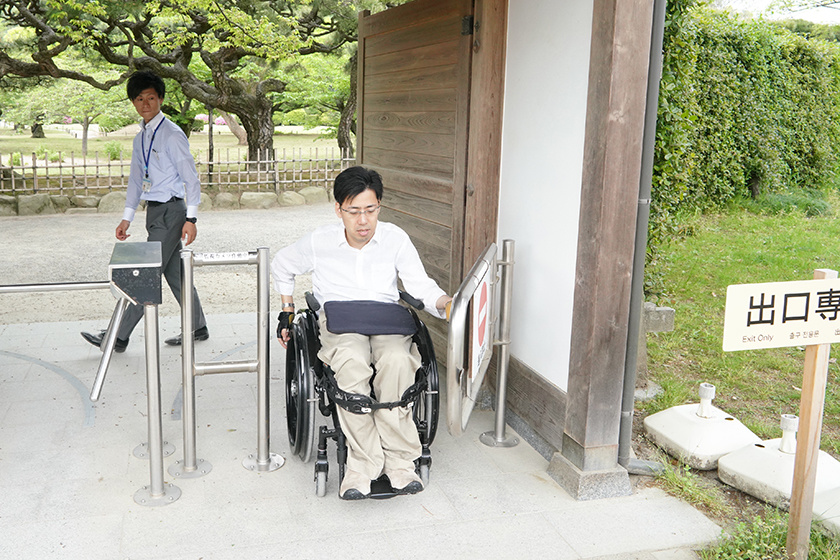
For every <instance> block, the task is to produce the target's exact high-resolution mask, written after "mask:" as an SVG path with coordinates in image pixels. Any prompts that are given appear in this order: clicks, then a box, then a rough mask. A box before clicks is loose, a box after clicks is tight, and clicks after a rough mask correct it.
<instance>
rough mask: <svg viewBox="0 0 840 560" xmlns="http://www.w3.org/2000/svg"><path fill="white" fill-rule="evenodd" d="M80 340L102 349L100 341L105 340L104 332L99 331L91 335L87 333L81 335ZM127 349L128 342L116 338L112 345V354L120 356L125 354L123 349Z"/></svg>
mask: <svg viewBox="0 0 840 560" xmlns="http://www.w3.org/2000/svg"><path fill="white" fill-rule="evenodd" d="M82 338H84V339H85V340H87V341H88V342H90V343H91V344H93V345H94V346H96V347H97V348H102V341H103V340H104V339H105V331H99V334H91V333H88V332H83V333H82ZM127 347H128V340H123V339H121V338H118V339H117V341H116V342H115V343H114V352H117V353H118V354H122V353H123V352H125V349H126V348H127Z"/></svg>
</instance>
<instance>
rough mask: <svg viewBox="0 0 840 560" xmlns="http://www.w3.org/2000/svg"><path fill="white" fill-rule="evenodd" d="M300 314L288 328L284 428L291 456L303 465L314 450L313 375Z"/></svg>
mask: <svg viewBox="0 0 840 560" xmlns="http://www.w3.org/2000/svg"><path fill="white" fill-rule="evenodd" d="M307 319H308V317H307V316H306V315H304V316H303V317H302V318H301V319H300V320H297V321H295V323H294V324H293V325H292V326H291V333H292V334H291V337H290V339H289V343H288V345H287V348H286V427H287V429H288V434H289V446H290V447H291V450H292V453H293V454H295V455H297V456H298V457H300V459H301V460H302V461H303V462H304V463H308V462H309V461H310V460H311V459H312V454H313V450H314V448H315V412H316V405H317V399H316V398H315V375H314V370H313V368H312V364H311V360H310V345H309V338H311V337H312V336H314V332H313V331H311V329H309V328H307V327H308V325H307Z"/></svg>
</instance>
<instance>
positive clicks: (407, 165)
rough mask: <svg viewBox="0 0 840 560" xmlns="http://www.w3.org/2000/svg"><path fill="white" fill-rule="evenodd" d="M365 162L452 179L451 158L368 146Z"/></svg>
mask: <svg viewBox="0 0 840 560" xmlns="http://www.w3.org/2000/svg"><path fill="white" fill-rule="evenodd" d="M365 161H367V162H369V163H370V164H372V165H377V166H380V167H391V168H397V169H402V170H403V171H407V172H409V173H417V174H418V175H428V176H430V177H437V178H439V179H450V178H451V177H452V167H453V164H452V158H451V157H441V156H429V155H425V154H413V153H411V152H398V151H395V150H382V149H379V148H371V147H370V144H368V145H367V148H366V151H365Z"/></svg>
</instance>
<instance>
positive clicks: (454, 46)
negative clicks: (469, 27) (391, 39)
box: [365, 40, 459, 76]
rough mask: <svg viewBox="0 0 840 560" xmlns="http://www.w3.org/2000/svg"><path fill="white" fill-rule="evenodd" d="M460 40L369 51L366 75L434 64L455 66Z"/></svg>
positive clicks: (413, 68) (427, 66)
mask: <svg viewBox="0 0 840 560" xmlns="http://www.w3.org/2000/svg"><path fill="white" fill-rule="evenodd" d="M458 43H459V41H458V40H452V41H443V42H441V43H434V44H431V45H423V46H422V47H416V48H413V49H405V50H400V51H395V52H391V53H386V54H381V55H372V54H370V53H368V59H367V61H366V65H367V70H366V72H365V75H366V76H375V75H377V74H384V73H391V72H394V71H395V70H417V69H420V68H431V67H434V66H454V65H455V64H457V63H458Z"/></svg>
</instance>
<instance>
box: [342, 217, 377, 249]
mask: <svg viewBox="0 0 840 560" xmlns="http://www.w3.org/2000/svg"><path fill="white" fill-rule="evenodd" d="M381 225H382V222H377V223H376V231H374V232H373V237H371V238H370V241H368V242H367V243H366V244H365V247H367V246H368V245H370V244H371V243H382V235H383V233H382V228H381V227H379V226H381ZM336 229H337V230H338V234H337V237H338V238H337V239H336V241H337V242H338V245H339V247H340V246H342V245H347V246H348V247H349V246H350V244H349V243H348V242H347V236H346V235H345V234H344V222H342V223H341V224H340V226H339V227H338V228H336Z"/></svg>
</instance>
